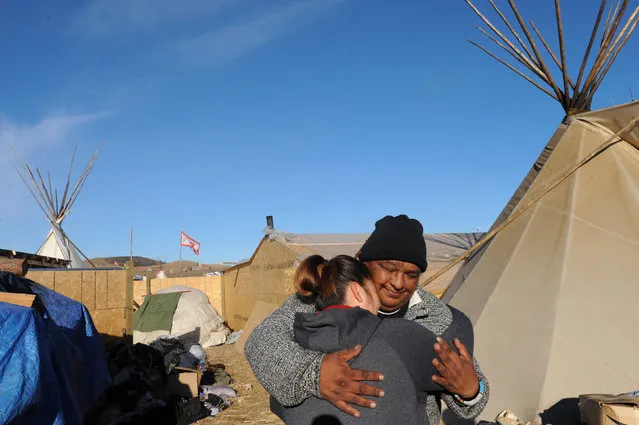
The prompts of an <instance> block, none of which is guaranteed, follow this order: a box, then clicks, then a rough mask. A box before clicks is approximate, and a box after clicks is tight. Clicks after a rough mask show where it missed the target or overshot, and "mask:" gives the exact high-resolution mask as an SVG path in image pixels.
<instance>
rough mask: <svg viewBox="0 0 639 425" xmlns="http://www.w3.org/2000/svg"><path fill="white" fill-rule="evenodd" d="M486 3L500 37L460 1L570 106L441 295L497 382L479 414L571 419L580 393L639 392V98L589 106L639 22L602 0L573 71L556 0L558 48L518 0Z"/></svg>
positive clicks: (623, 4)
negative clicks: (466, 321) (462, 319)
mask: <svg viewBox="0 0 639 425" xmlns="http://www.w3.org/2000/svg"><path fill="white" fill-rule="evenodd" d="M489 2H490V5H491V6H492V8H493V9H494V11H495V13H496V15H497V16H499V19H500V21H501V22H503V24H504V27H505V28H504V31H503V33H502V32H500V31H499V29H497V27H496V26H495V25H494V24H493V23H491V22H490V21H489V20H488V19H487V18H486V17H485V16H484V15H482V14H481V12H480V11H479V10H478V9H477V8H476V7H475V6H474V5H473V4H472V3H471V2H470V1H468V0H467V3H468V4H469V5H470V6H471V7H472V8H473V10H474V11H475V12H476V13H477V15H478V16H479V17H480V18H481V19H482V20H483V22H484V23H485V24H486V25H487V26H488V28H490V31H485V30H482V32H484V34H485V35H487V36H488V37H489V38H490V39H491V40H492V41H494V42H495V43H496V44H497V45H498V46H499V47H500V48H501V49H503V50H504V51H505V52H507V53H508V54H509V55H510V56H511V57H513V58H514V59H515V60H516V61H517V62H518V63H519V64H521V65H522V66H523V68H527V69H528V71H529V75H526V74H525V73H524V72H523V71H521V70H519V69H517V68H516V67H515V66H512V65H510V64H507V66H508V67H509V68H510V69H512V70H513V71H515V72H516V73H518V74H519V75H520V76H522V77H524V78H525V79H526V80H527V81H529V82H531V83H532V84H534V85H535V86H537V87H538V88H539V89H540V90H542V91H543V92H544V93H546V94H547V95H549V96H550V97H552V98H554V99H555V100H557V101H558V102H559V103H561V105H562V107H563V109H564V111H565V113H566V116H565V117H564V119H563V121H562V123H561V124H560V126H559V128H558V129H557V131H556V133H555V135H554V136H553V137H552V138H551V140H550V141H549V142H548V143H547V144H546V147H545V148H544V150H543V151H542V153H541V154H540V156H539V157H538V159H537V161H536V162H535V164H534V166H533V167H532V169H531V170H530V171H529V173H528V175H527V176H526V178H525V179H524V181H523V182H522V183H521V185H520V186H519V188H518V189H517V190H516V191H515V193H514V194H513V196H512V198H511V199H510V201H509V202H508V204H507V205H506V207H505V208H504V209H503V211H502V213H501V215H500V216H499V217H498V218H497V220H496V222H495V223H494V224H493V226H492V228H491V230H490V231H489V232H488V233H487V235H486V237H485V239H484V240H483V241H480V244H478V245H477V246H475V247H474V248H473V249H471V251H470V252H474V255H473V256H472V257H471V258H470V259H469V260H468V261H467V262H466V263H465V264H464V265H463V267H462V268H461V269H460V271H459V272H458V274H457V276H456V277H455V279H454V281H453V283H452V284H451V286H450V288H449V290H448V293H447V294H446V295H445V296H444V297H443V299H444V301H446V302H449V303H450V304H451V305H453V306H455V307H457V308H459V309H461V310H463V311H464V312H465V313H466V314H467V315H468V316H469V317H470V319H471V320H472V321H473V324H474V327H475V354H476V355H477V358H478V360H479V362H480V364H481V367H482V369H483V371H484V372H485V373H486V376H487V377H488V380H489V382H490V388H491V394H490V399H489V402H488V405H487V407H486V409H485V410H484V412H483V414H482V419H493V418H495V416H496V415H497V414H498V413H499V412H500V411H501V410H503V409H511V410H513V411H514V412H515V413H516V414H517V415H518V416H520V417H522V419H524V420H533V421H534V422H535V423H538V422H543V423H554V424H562V425H569V424H572V423H577V424H578V423H579V418H578V417H577V418H575V417H574V415H572V414H573V413H574V412H575V411H576V412H577V414H578V409H577V407H576V405H574V403H573V402H574V399H575V397H578V396H579V395H581V394H587V393H590V394H592V393H612V394H619V393H625V392H629V391H633V390H636V389H637V388H639V362H637V361H636V355H637V352H639V332H638V329H639V328H638V324H639V309H638V308H637V300H639V284H638V282H639V272H638V270H639V268H638V267H637V262H638V261H639V126H638V125H637V123H638V122H639V102H632V103H628V104H625V105H619V106H615V107H612V108H607V109H603V110H597V111H590V109H591V104H592V99H593V96H594V94H595V92H596V91H597V89H598V88H599V87H600V85H601V83H602V81H603V80H604V77H605V75H606V73H607V72H608V71H609V70H610V68H611V66H612V64H613V63H614V61H615V59H616V58H617V55H618V54H619V52H620V51H621V49H622V48H623V47H624V45H625V44H626V42H627V41H628V39H629V38H630V35H631V34H632V32H633V30H634V29H635V28H636V26H637V24H638V23H639V7H637V8H636V9H634V11H632V13H630V12H631V10H630V9H629V8H628V6H629V4H630V1H629V0H618V1H614V2H613V4H612V5H611V7H610V8H609V10H608V11H606V6H607V1H606V0H603V1H602V2H601V6H600V8H599V12H598V14H597V17H596V19H594V28H593V30H592V34H591V36H590V39H589V41H588V44H587V47H586V53H585V55H584V59H583V61H582V62H581V66H580V68H579V71H578V73H575V76H576V78H571V76H570V75H569V73H568V70H567V65H566V52H565V46H564V35H563V23H562V17H561V8H560V2H559V0H555V1H554V5H555V15H556V22H555V23H556V25H557V29H558V44H559V55H557V54H555V53H554V52H553V51H552V49H551V47H550V45H549V44H548V42H547V41H546V39H544V38H543V37H542V35H541V33H540V32H539V31H538V30H537V28H536V27H535V25H534V24H533V23H532V21H531V22H530V25H528V24H527V23H526V22H525V21H524V19H523V18H522V15H521V14H520V13H519V11H518V9H517V7H516V5H515V2H514V1H513V0H508V3H509V5H510V9H511V11H512V13H513V14H514V15H515V17H516V20H517V24H518V25H517V24H512V23H510V22H509V21H508V19H507V18H506V16H505V15H504V13H502V11H500V10H499V8H498V7H497V5H496V2H495V1H494V0H489ZM532 3H535V4H536V3H538V2H530V4H532ZM550 3H552V2H550ZM573 3H574V6H575V7H577V8H579V7H581V6H582V5H581V3H582V2H573ZM584 3H585V2H584ZM626 13H630V16H629V18H628V19H627V20H626V21H625V22H624V16H625V15H626ZM593 17H594V16H593ZM604 18H605V19H604ZM506 28H507V29H506ZM531 28H532V29H531ZM533 31H534V33H536V35H537V39H538V40H539V41H535V40H537V39H533V36H532V35H531V34H532V32H533ZM504 33H508V34H512V37H513V39H512V41H511V40H510V39H508V38H507V37H506V36H504ZM539 42H540V43H539ZM473 44H475V43H473ZM542 45H543V46H542ZM477 46H479V45H477ZM480 48H481V49H482V50H484V51H486V52H488V50H486V49H484V48H483V47H480ZM542 49H545V50H546V53H547V54H545V55H544V57H546V58H551V59H550V60H552V62H550V60H548V61H546V60H544V59H543V57H542V54H541V51H542ZM591 52H592V53H593V55H592V58H591ZM488 53H489V54H490V55H491V56H492V57H494V58H496V59H498V60H499V61H500V62H502V63H504V64H506V62H505V61H503V60H502V59H500V58H497V56H496V55H494V54H493V53H490V52H488ZM546 62H548V64H547V63H546ZM548 65H550V66H552V67H553V68H555V65H556V68H558V69H559V73H558V77H557V76H555V77H554V76H553V73H552V72H551V71H550V69H549V66H548ZM529 125H530V126H534V125H536V124H535V119H534V118H531V119H530V124H529ZM512 139H513V142H516V141H517V139H518V135H517V134H512ZM481 244H485V245H483V247H482V248H481V249H477V248H479V247H481V246H482V245H481ZM564 413H566V414H570V415H572V417H570V418H568V417H564V416H562V415H563V414H564Z"/></svg>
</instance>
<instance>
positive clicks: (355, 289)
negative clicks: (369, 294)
mask: <svg viewBox="0 0 639 425" xmlns="http://www.w3.org/2000/svg"><path fill="white" fill-rule="evenodd" d="M349 289H350V290H351V292H352V293H353V296H354V297H355V299H356V300H357V302H358V303H363V302H364V297H363V295H362V291H363V290H364V288H362V287H361V286H360V284H359V283H357V282H351V285H350V288H349Z"/></svg>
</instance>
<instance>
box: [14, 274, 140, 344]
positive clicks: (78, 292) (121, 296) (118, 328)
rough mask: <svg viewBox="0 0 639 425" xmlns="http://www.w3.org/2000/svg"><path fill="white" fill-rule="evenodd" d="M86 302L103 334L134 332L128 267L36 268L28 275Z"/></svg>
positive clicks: (131, 291)
mask: <svg viewBox="0 0 639 425" xmlns="http://www.w3.org/2000/svg"><path fill="white" fill-rule="evenodd" d="M26 277H27V278H28V279H31V280H33V281H34V282H38V283H40V284H42V285H44V286H46V287H47V288H50V289H53V290H54V291H56V292H58V293H60V294H62V295H64V296H66V297H69V298H71V299H74V300H76V301H79V302H81V303H83V304H84V305H85V306H86V308H87V309H88V310H89V313H90V314H91V317H92V319H93V322H94V324H95V326H96V328H97V329H98V331H99V332H100V333H102V334H106V335H111V336H122V335H123V331H124V332H126V334H127V335H131V334H132V332H133V308H132V307H133V301H132V300H133V281H132V279H131V277H130V275H129V272H128V271H127V270H72V269H70V270H55V271H54V270H43V271H40V270H33V271H29V272H28V273H27V276H26Z"/></svg>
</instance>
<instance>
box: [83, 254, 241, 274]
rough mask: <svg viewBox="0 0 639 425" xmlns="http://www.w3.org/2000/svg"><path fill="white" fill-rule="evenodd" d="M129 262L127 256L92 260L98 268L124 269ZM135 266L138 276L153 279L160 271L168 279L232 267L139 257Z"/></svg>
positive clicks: (134, 259) (135, 257)
mask: <svg viewBox="0 0 639 425" xmlns="http://www.w3.org/2000/svg"><path fill="white" fill-rule="evenodd" d="M127 261H129V257H125V256H116V257H99V258H92V259H91V262H92V263H93V264H94V265H95V266H96V267H122V266H124V265H125V264H126V262H127ZM133 264H134V265H135V273H136V274H137V275H141V276H144V275H146V274H147V273H148V274H149V276H151V277H155V275H156V274H157V273H158V272H160V271H164V273H165V274H166V276H167V277H186V276H202V275H204V274H206V273H212V272H220V271H223V270H225V269H228V268H229V267H231V266H230V265H227V264H202V263H197V262H195V261H189V260H182V262H180V261H173V262H170V263H163V262H161V261H157V260H153V259H151V258H147V257H138V256H134V257H133ZM87 266H88V264H87Z"/></svg>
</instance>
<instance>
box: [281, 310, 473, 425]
mask: <svg viewBox="0 0 639 425" xmlns="http://www.w3.org/2000/svg"><path fill="white" fill-rule="evenodd" d="M453 316H454V318H453V324H454V326H451V327H449V328H448V329H447V330H446V332H445V333H444V335H442V338H444V339H445V340H446V341H447V342H451V341H452V339H453V338H454V337H456V336H457V337H459V338H462V339H464V340H465V341H468V344H469V345H468V346H469V349H470V350H471V351H472V348H473V332H472V324H471V323H470V320H469V319H468V318H467V317H466V316H465V315H464V314H463V313H461V312H459V311H458V310H453ZM295 336H296V338H297V340H298V341H299V343H300V345H301V346H302V347H304V348H308V349H310V350H315V351H321V352H323V353H332V352H335V351H339V350H343V349H345V348H349V347H353V346H355V345H357V344H362V346H363V350H362V352H361V354H360V355H359V356H357V358H356V359H354V360H353V361H352V362H351V366H352V367H354V368H357V369H365V370H383V371H385V372H384V381H382V382H380V383H379V385H378V386H379V387H380V388H382V389H383V390H384V392H385V393H386V394H387V395H386V396H385V397H383V398H381V399H379V400H378V401H377V406H376V407H375V408H374V409H360V413H361V417H360V418H355V417H353V416H351V415H347V414H345V413H343V412H342V411H340V410H339V409H337V408H336V407H335V406H333V405H332V404H331V403H329V402H328V401H326V400H322V399H319V398H317V397H315V396H311V397H309V398H307V399H306V400H304V402H302V404H300V405H298V406H295V407H283V406H282V405H281V404H279V403H278V402H277V400H275V399H273V398H272V399H271V410H272V411H273V412H274V413H275V414H277V415H278V416H279V417H280V418H281V419H282V420H283V421H284V422H285V423H286V424H287V425H308V424H316V423H320V422H321V423H327V424H328V423H330V424H335V425H361V424H367V425H369V424H370V425H376V424H379V425H386V424H390V423H397V424H406V425H421V424H423V423H424V422H425V420H424V414H425V412H426V410H425V405H424V401H425V394H424V393H426V392H435V391H439V392H441V391H442V390H443V389H442V387H441V386H439V385H438V384H436V383H434V382H433V381H432V379H431V377H432V376H433V374H435V373H436V372H437V371H436V370H435V368H434V367H433V365H432V363H431V362H428V361H427V360H425V359H428V358H430V357H432V355H433V352H434V350H433V345H434V344H435V343H436V342H437V340H436V337H435V334H433V333H432V332H430V331H428V330H427V329H424V328H423V327H422V326H420V325H418V324H417V323H412V322H408V321H406V320H401V319H386V320H382V319H380V318H379V317H376V316H374V315H372V314H370V313H369V312H368V311H365V310H362V309H360V308H351V309H346V310H327V311H324V312H322V313H320V314H315V313H298V314H297V315H296V317H295Z"/></svg>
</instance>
